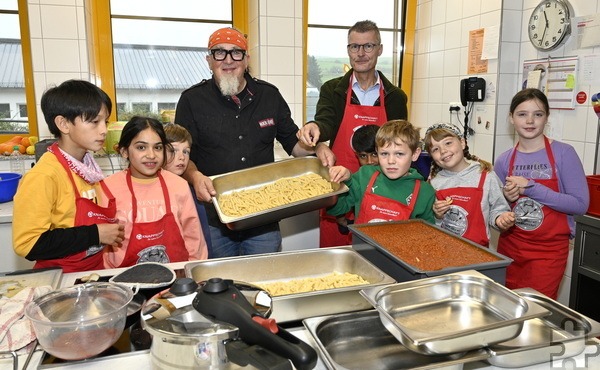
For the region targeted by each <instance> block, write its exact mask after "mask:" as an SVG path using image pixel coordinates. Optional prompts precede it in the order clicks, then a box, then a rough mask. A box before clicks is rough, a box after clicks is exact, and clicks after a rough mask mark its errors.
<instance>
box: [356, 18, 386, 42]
mask: <svg viewBox="0 0 600 370" xmlns="http://www.w3.org/2000/svg"><path fill="white" fill-rule="evenodd" d="M371 31H374V32H375V38H376V39H377V43H378V44H381V33H379V27H377V24H375V22H373V21H370V20H368V19H367V20H364V21H359V22H356V23H354V26H352V27H350V29H349V30H348V36H350V33H351V32H358V33H365V32H371Z"/></svg>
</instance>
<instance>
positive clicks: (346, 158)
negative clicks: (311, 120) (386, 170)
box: [319, 75, 387, 248]
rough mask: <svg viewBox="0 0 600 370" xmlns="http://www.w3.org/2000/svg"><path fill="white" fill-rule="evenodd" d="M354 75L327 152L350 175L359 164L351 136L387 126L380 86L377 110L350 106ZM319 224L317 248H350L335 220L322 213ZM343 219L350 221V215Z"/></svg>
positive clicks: (347, 238)
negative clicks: (365, 128)
mask: <svg viewBox="0 0 600 370" xmlns="http://www.w3.org/2000/svg"><path fill="white" fill-rule="evenodd" d="M353 82H354V75H352V76H351V77H350V83H349V85H348V91H347V93H346V107H345V109H344V117H343V118H342V122H341V123H340V127H339V128H338V132H337V134H336V136H335V141H334V143H333V147H332V148H331V150H332V151H333V153H334V154H335V156H336V162H335V164H336V165H337V166H344V167H346V168H347V169H349V170H350V172H352V173H354V172H356V171H358V168H359V167H360V164H359V162H358V159H357V158H356V154H355V153H354V150H352V135H354V131H356V129H357V128H359V127H360V126H364V125H373V124H375V125H378V126H381V125H383V124H384V123H385V122H387V113H386V111H385V101H384V95H385V93H384V90H383V82H381V81H380V83H379V102H380V105H379V106H371V105H357V104H352V84H353ZM320 215H321V222H320V227H319V229H320V246H321V248H323V247H333V246H338V245H350V244H352V235H351V234H350V233H349V234H348V235H344V234H342V233H340V231H339V228H338V224H337V222H336V220H335V217H332V216H329V215H327V214H326V213H325V210H322V211H321V214H320ZM346 218H349V219H352V213H351V212H350V213H349V214H348V215H347V216H346Z"/></svg>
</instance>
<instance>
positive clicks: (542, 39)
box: [541, 11, 550, 43]
mask: <svg viewBox="0 0 600 370" xmlns="http://www.w3.org/2000/svg"><path fill="white" fill-rule="evenodd" d="M544 19H545V20H546V26H545V27H544V32H542V38H541V42H542V43H543V42H544V36H546V30H548V27H549V26H550V25H549V24H548V16H547V15H546V11H544Z"/></svg>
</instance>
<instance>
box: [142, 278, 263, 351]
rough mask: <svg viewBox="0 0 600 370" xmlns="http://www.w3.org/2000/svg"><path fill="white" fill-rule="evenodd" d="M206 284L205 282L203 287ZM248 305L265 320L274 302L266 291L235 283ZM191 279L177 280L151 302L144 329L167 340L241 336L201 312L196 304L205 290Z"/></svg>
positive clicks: (146, 309)
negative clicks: (198, 297) (198, 295)
mask: <svg viewBox="0 0 600 370" xmlns="http://www.w3.org/2000/svg"><path fill="white" fill-rule="evenodd" d="M205 284H206V282H201V283H200V287H202V286H204V285H205ZM234 284H235V285H236V287H238V289H240V292H241V293H242V294H243V295H244V296H245V297H246V299H248V301H249V302H250V303H251V304H252V305H253V306H254V307H255V308H256V309H257V310H258V311H259V312H261V314H263V315H264V316H265V317H268V316H269V315H270V313H271V310H272V300H271V298H270V296H269V295H268V293H267V292H265V291H264V290H262V289H260V288H258V287H256V286H254V285H251V284H247V283H243V282H235V283H234ZM200 287H199V285H198V283H196V282H195V281H193V280H192V279H190V278H180V279H176V280H175V281H174V283H173V285H172V286H171V288H170V289H168V290H164V291H162V292H160V293H158V294H156V295H154V296H153V297H152V298H150V299H149V300H148V301H147V302H145V303H144V304H143V306H142V309H141V323H142V327H143V328H144V329H145V330H147V331H148V332H149V333H150V334H152V335H158V336H159V337H161V338H163V339H165V338H166V339H168V338H177V339H179V340H181V339H183V338H192V339H194V340H198V339H200V338H203V339H202V340H205V339H206V337H212V336H216V337H217V338H211V339H218V340H221V339H223V340H224V339H230V338H236V337H237V336H238V332H239V330H238V327H237V326H235V325H232V324H229V323H226V322H223V321H218V320H215V319H212V318H208V317H206V316H204V315H203V314H201V313H200V312H198V311H197V310H196V309H195V308H194V307H193V306H192V301H193V300H194V298H195V297H196V295H197V293H198V291H199V289H201V288H200Z"/></svg>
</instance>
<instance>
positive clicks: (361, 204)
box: [327, 120, 435, 224]
mask: <svg viewBox="0 0 600 370" xmlns="http://www.w3.org/2000/svg"><path fill="white" fill-rule="evenodd" d="M375 144H376V149H377V157H378V159H379V164H378V165H373V166H362V167H360V168H359V169H358V171H357V172H356V173H354V174H350V171H349V170H348V169H346V168H344V167H342V166H334V167H331V169H330V176H331V179H332V181H347V184H348V187H349V188H350V190H349V191H348V192H347V193H344V194H340V196H339V197H338V201H337V203H336V204H335V205H334V206H333V207H331V208H330V209H328V210H327V214H329V215H332V216H336V217H337V216H342V215H344V214H346V213H347V212H348V211H350V210H352V209H354V212H355V215H356V221H355V223H357V224H363V223H368V222H381V221H400V220H408V219H423V220H425V221H427V222H429V223H431V224H434V223H435V216H434V213H433V208H432V207H433V202H434V201H435V190H434V189H433V187H432V186H431V185H430V184H429V183H427V182H426V181H425V180H424V179H423V176H421V175H420V174H419V173H418V172H417V170H416V169H414V168H411V164H412V162H413V161H416V160H417V159H418V158H419V155H420V154H421V148H420V136H419V129H418V128H415V127H414V126H413V125H412V124H411V123H410V122H408V121H405V120H393V121H389V122H386V123H385V124H384V125H383V126H381V128H379V130H378V131H377V135H376V136H375ZM348 179H349V180H348Z"/></svg>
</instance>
